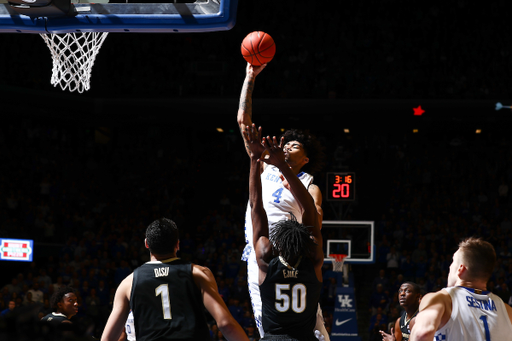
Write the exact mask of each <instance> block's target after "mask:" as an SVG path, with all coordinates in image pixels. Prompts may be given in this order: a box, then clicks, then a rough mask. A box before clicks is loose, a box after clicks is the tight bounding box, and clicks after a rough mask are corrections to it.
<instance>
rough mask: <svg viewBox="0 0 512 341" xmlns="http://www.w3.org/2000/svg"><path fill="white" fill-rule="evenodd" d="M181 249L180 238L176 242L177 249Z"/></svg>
mask: <svg viewBox="0 0 512 341" xmlns="http://www.w3.org/2000/svg"><path fill="white" fill-rule="evenodd" d="M179 249H180V240H179V239H178V242H177V243H176V251H178V250H179Z"/></svg>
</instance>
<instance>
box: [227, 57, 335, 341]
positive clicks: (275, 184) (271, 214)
mask: <svg viewBox="0 0 512 341" xmlns="http://www.w3.org/2000/svg"><path fill="white" fill-rule="evenodd" d="M265 67H266V64H263V65H261V66H253V65H251V64H247V68H246V77H245V80H244V84H243V87H242V91H241V94H240V105H239V108H238V115H237V122H238V126H239V127H240V132H241V133H242V137H243V139H244V144H245V149H246V151H247V153H248V154H250V153H251V151H250V149H249V142H248V141H247V139H246V137H245V134H244V131H245V129H246V128H247V127H251V125H252V93H253V90H254V83H255V80H256V76H257V75H259V74H260V73H261V71H262V70H263V69H264V68H265ZM280 141H282V142H281V143H280V147H282V148H283V151H284V157H285V161H286V163H287V164H288V167H289V168H290V169H291V170H292V172H293V173H294V174H295V176H296V177H297V178H298V179H299V180H300V181H301V182H302V184H303V185H304V186H305V188H306V189H307V192H308V193H309V194H310V196H311V197H312V198H313V200H314V205H315V209H316V211H317V213H318V214H317V219H318V226H319V228H322V220H323V210H322V193H321V191H320V188H319V187H318V186H317V185H315V184H314V183H313V175H312V174H311V173H313V172H317V171H318V170H320V169H321V167H322V166H323V160H324V157H325V155H324V151H323V150H324V149H323V147H322V145H321V144H320V142H319V141H318V140H317V139H316V138H315V136H313V135H312V134H310V133H309V132H308V131H306V130H305V131H300V130H296V129H290V130H288V131H286V132H285V133H284V134H283V136H282V139H281V140H280ZM263 159H264V161H265V162H260V163H259V165H258V166H259V168H258V172H259V173H260V174H261V179H262V187H263V191H262V193H263V195H262V198H263V205H264V208H265V211H266V213H267V218H268V221H269V224H270V228H271V229H272V228H273V225H274V224H275V223H276V222H277V221H279V220H281V219H290V217H291V216H292V215H294V216H295V217H296V218H297V221H299V222H302V221H303V216H302V215H303V212H302V208H301V206H300V204H299V203H298V202H297V199H296V198H295V197H294V196H293V195H292V194H291V192H290V190H289V186H288V179H285V178H284V176H283V174H282V173H281V172H280V170H279V169H278V168H277V167H275V166H273V165H271V164H268V162H266V159H265V158H263ZM252 235H253V228H252V218H251V209H250V207H249V205H248V206H247V211H246V215H245V240H246V243H247V244H246V245H245V248H244V251H243V255H242V260H244V261H246V262H247V284H248V286H249V294H250V297H251V303H252V308H253V312H254V319H255V321H256V326H257V327H258V331H259V333H260V335H261V336H263V335H264V331H263V328H262V326H261V316H262V315H261V298H260V293H259V286H258V272H259V270H258V264H257V263H256V256H255V253H254V249H253V241H252ZM315 333H317V334H318V335H320V334H321V335H322V337H323V340H325V341H329V335H328V333H327V330H326V329H325V326H324V319H323V316H322V311H321V309H320V306H318V310H317V323H316V325H315Z"/></svg>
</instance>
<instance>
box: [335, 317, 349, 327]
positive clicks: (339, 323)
mask: <svg viewBox="0 0 512 341" xmlns="http://www.w3.org/2000/svg"><path fill="white" fill-rule="evenodd" d="M350 320H352V319H351V318H350V319H348V320H345V321H338V320H336V326H341V325H342V324H344V323H347V322H348V321H350Z"/></svg>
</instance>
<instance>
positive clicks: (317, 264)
mask: <svg viewBox="0 0 512 341" xmlns="http://www.w3.org/2000/svg"><path fill="white" fill-rule="evenodd" d="M259 132H261V129H260V130H259ZM259 132H258V130H256V128H255V126H254V125H252V126H250V127H246V129H245V131H244V132H243V134H244V137H245V139H246V141H247V146H248V150H249V151H250V159H251V167H250V176H249V204H250V207H251V217H252V226H253V241H254V242H253V247H254V250H255V253H256V261H257V264H258V268H259V273H258V283H259V289H260V295H261V301H262V320H261V323H262V328H263V331H264V337H263V338H262V340H265V341H267V340H289V341H293V340H302V341H316V340H317V336H316V335H315V332H314V328H315V325H316V320H317V317H316V314H317V310H318V301H319V299H320V290H321V287H322V264H323V257H324V256H323V250H322V235H321V233H320V228H319V220H318V216H317V215H318V213H317V210H316V208H315V204H314V200H313V198H312V197H311V195H310V194H309V193H308V191H307V189H306V187H304V185H303V184H302V182H301V181H300V180H299V178H298V177H297V176H296V175H295V174H294V172H293V171H292V169H291V168H290V167H289V165H288V163H287V162H286V161H285V154H284V152H283V150H282V148H281V146H282V143H283V139H281V143H279V144H278V143H277V139H276V138H275V137H274V138H273V139H270V138H266V139H264V148H265V151H266V152H267V153H268V155H267V156H266V159H265V162H266V163H269V164H271V165H274V166H276V167H277V168H278V169H279V170H280V171H281V172H282V174H283V177H284V178H285V179H286V180H287V181H288V184H289V188H290V191H291V192H292V194H293V196H294V197H295V198H296V199H297V201H298V203H299V205H300V206H301V208H302V211H303V214H302V223H299V222H297V220H296V219H294V218H292V219H283V220H280V221H279V222H278V223H276V224H275V225H274V226H273V227H272V232H271V233H270V235H269V222H268V218H267V213H266V211H265V208H264V205H263V200H262V186H261V177H260V173H259V167H260V165H259V163H260V159H261V155H262V152H263V150H262V148H263V146H262V145H261V144H260V142H259V138H258V135H259ZM292 217H293V216H292Z"/></svg>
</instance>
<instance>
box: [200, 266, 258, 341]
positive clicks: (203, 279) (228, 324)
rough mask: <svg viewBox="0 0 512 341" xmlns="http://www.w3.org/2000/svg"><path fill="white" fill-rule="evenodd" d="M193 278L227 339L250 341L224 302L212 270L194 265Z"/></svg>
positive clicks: (209, 310) (207, 307)
mask: <svg viewBox="0 0 512 341" xmlns="http://www.w3.org/2000/svg"><path fill="white" fill-rule="evenodd" d="M192 276H193V277H194V282H195V283H196V285H197V286H198V287H199V289H201V294H202V296H203V303H204V306H205V308H206V309H207V310H208V312H209V313H210V314H211V315H212V317H213V318H214V319H215V322H217V326H218V327H219V329H220V331H221V332H222V334H224V336H225V337H226V339H228V340H229V341H232V340H241V341H249V338H248V337H247V335H246V334H245V331H244V330H243V329H242V327H241V326H240V324H238V322H237V321H236V320H235V318H234V317H233V315H231V313H230V312H229V309H228V307H227V306H226V303H224V301H223V300H222V297H221V296H220V294H219V289H218V287H217V282H215V278H214V277H213V274H212V272H211V271H210V269H208V268H206V267H203V266H199V265H196V264H194V265H192Z"/></svg>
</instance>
